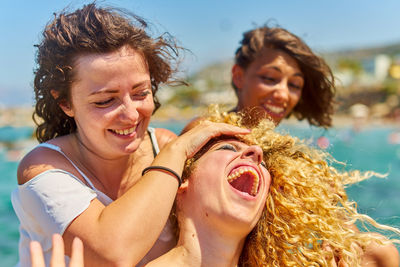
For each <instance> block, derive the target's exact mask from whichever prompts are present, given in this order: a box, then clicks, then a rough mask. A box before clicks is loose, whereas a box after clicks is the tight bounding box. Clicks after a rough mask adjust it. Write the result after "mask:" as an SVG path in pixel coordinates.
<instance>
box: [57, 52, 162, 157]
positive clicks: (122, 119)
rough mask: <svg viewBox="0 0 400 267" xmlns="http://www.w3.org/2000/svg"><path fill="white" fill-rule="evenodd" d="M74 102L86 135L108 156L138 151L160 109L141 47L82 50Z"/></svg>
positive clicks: (68, 109) (69, 108)
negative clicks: (102, 51) (156, 109)
mask: <svg viewBox="0 0 400 267" xmlns="http://www.w3.org/2000/svg"><path fill="white" fill-rule="evenodd" d="M75 66H76V75H75V82H74V83H73V84H72V86H71V103H69V104H64V105H63V106H61V107H62V109H63V110H64V112H65V113H66V114H67V115H68V116H70V117H73V118H74V119H75V122H76V124H77V133H78V135H79V138H80V140H81V141H82V142H83V143H84V144H85V145H86V146H87V147H89V148H90V149H91V150H92V151H95V152H96V153H100V154H101V156H102V157H104V158H113V157H116V156H117V157H118V156H121V155H127V154H129V153H132V152H134V151H136V149H137V148H138V147H139V145H140V143H141V141H142V140H143V138H144V136H145V134H146V129H147V126H148V124H149V121H150V116H151V114H152V112H153V110H154V103H153V95H152V91H151V83H150V75H149V71H148V67H147V64H146V61H145V59H144V57H143V56H142V54H141V53H139V52H137V51H135V50H133V49H131V48H129V47H122V48H121V49H119V50H117V51H115V52H111V53H106V54H90V55H83V56H80V57H79V58H78V59H77V60H76V61H75Z"/></svg>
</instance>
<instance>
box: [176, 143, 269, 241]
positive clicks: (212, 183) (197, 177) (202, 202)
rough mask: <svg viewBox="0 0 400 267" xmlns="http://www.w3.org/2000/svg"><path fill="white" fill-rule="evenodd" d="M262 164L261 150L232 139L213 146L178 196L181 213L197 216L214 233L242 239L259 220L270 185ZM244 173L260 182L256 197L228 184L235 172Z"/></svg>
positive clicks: (267, 173) (201, 159)
mask: <svg viewBox="0 0 400 267" xmlns="http://www.w3.org/2000/svg"><path fill="white" fill-rule="evenodd" d="M261 161H262V150H261V148H260V147H258V146H248V145H246V144H244V143H242V142H240V141H238V140H235V139H231V140H224V141H219V142H217V143H215V144H214V145H212V146H211V147H210V149H209V150H208V151H207V152H206V153H204V155H202V156H201V157H200V158H199V159H198V160H197V161H196V163H195V164H194V166H193V168H194V169H193V171H192V172H191V175H190V178H189V180H188V181H187V182H186V183H188V185H187V189H186V192H185V194H183V195H180V194H178V203H179V202H180V203H181V204H182V205H179V204H178V205H179V206H180V207H182V206H183V209H184V211H182V213H184V214H186V215H188V214H190V215H188V216H189V217H191V216H199V217H200V218H198V219H199V220H201V221H202V222H205V223H206V224H209V225H210V226H212V228H213V229H217V230H218V229H221V230H222V229H223V230H222V231H223V232H230V233H232V234H237V235H238V234H240V235H242V236H243V238H244V237H245V236H246V235H247V234H248V233H249V232H250V231H251V229H252V228H253V227H254V225H255V224H256V223H257V221H258V219H259V218H260V216H261V212H262V210H263V208H264V206H265V199H266V197H267V194H268V190H269V185H270V182H271V177H270V175H269V172H268V171H267V169H266V168H265V167H263V165H262V164H261ZM244 169H247V170H248V172H251V173H254V174H255V175H256V176H257V178H258V179H259V185H258V188H257V190H256V191H257V192H256V195H255V196H252V195H249V194H247V193H245V192H241V191H239V190H237V189H235V188H233V187H232V186H231V185H230V184H229V182H228V179H229V177H230V176H232V175H233V176H234V175H235V174H234V173H235V172H236V171H239V172H240V170H242V172H243V170H244ZM194 221H196V220H194Z"/></svg>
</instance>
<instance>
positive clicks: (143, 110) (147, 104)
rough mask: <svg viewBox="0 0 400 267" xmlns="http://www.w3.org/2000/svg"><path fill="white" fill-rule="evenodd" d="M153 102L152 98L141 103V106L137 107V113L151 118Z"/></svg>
mask: <svg viewBox="0 0 400 267" xmlns="http://www.w3.org/2000/svg"><path fill="white" fill-rule="evenodd" d="M154 108H155V106H154V101H153V98H152V97H149V99H146V100H145V101H143V103H142V105H140V106H139V107H138V112H139V113H140V114H142V116H143V117H146V118H147V117H151V115H152V114H153V111H154Z"/></svg>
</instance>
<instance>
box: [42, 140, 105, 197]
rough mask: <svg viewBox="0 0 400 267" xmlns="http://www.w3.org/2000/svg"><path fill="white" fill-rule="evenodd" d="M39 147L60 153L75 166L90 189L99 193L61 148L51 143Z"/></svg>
mask: <svg viewBox="0 0 400 267" xmlns="http://www.w3.org/2000/svg"><path fill="white" fill-rule="evenodd" d="M38 147H47V148H49V149H52V150H55V151H58V152H59V153H60V154H61V155H63V156H64V157H65V158H66V159H67V160H68V161H69V162H70V163H71V164H72V166H74V168H75V169H76V170H77V171H78V172H79V174H80V175H82V177H83V179H85V181H86V182H87V183H88V184H89V185H90V187H91V188H92V189H93V190H95V191H99V190H97V188H96V187H94V185H93V184H92V182H91V181H90V180H89V178H88V177H87V176H86V175H85V174H84V173H83V172H82V171H81V170H80V169H79V168H78V166H76V165H75V163H74V162H73V161H72V160H71V159H70V158H69V157H68V156H67V155H65V153H64V152H63V151H62V150H61V148H60V147H59V146H56V145H53V144H49V143H41V144H39V145H38Z"/></svg>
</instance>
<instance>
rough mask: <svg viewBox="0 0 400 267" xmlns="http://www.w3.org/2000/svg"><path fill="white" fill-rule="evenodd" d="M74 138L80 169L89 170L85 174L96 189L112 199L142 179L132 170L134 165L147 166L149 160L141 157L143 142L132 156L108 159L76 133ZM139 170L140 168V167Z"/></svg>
mask: <svg viewBox="0 0 400 267" xmlns="http://www.w3.org/2000/svg"><path fill="white" fill-rule="evenodd" d="M74 136H75V138H74V139H75V142H73V146H74V147H75V150H76V152H77V157H78V163H79V165H80V166H79V167H80V168H82V169H83V170H87V171H88V173H85V174H87V175H88V176H89V179H90V180H91V181H92V183H93V184H94V185H95V187H97V189H99V190H101V191H103V193H105V194H107V195H108V196H109V197H111V198H112V199H116V198H117V197H118V196H120V195H121V194H123V193H124V192H125V191H126V190H127V189H129V188H130V187H131V186H132V185H133V184H135V183H136V182H137V180H138V179H140V177H141V175H140V174H137V173H136V172H135V171H138V170H135V169H134V168H132V165H133V163H134V164H135V166H136V165H140V164H143V165H146V164H147V162H142V161H146V160H147V158H146V157H141V155H142V152H143V150H144V149H143V148H142V144H143V143H145V142H142V144H141V146H140V147H139V148H138V149H137V150H136V151H135V152H134V153H132V154H129V155H126V156H122V157H119V158H114V159H108V158H104V157H102V156H101V155H99V154H98V153H96V152H95V151H92V150H91V149H90V148H89V147H88V146H87V145H86V144H85V143H84V142H82V140H81V139H80V137H79V134H77V133H76V134H74ZM139 154H140V155H139ZM148 164H150V163H148ZM140 166H141V165H140ZM138 168H140V167H139V166H138ZM143 168H144V167H143Z"/></svg>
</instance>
